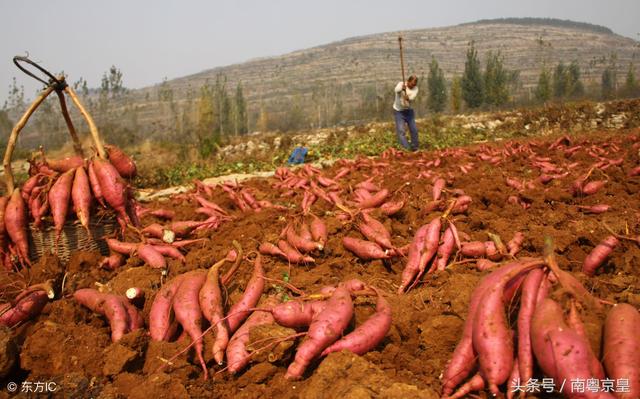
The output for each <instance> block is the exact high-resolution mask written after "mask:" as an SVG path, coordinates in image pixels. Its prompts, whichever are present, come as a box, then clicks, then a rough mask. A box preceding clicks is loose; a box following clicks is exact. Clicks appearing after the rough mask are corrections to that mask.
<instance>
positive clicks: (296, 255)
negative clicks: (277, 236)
mask: <svg viewBox="0 0 640 399" xmlns="http://www.w3.org/2000/svg"><path fill="white" fill-rule="evenodd" d="M278 248H280V250H281V251H282V253H284V256H285V259H286V260H287V261H289V262H291V263H315V259H313V258H312V257H310V256H308V255H302V254H301V253H300V252H298V250H297V249H295V248H294V247H292V246H291V245H290V244H289V243H288V242H286V241H284V240H280V241H278Z"/></svg>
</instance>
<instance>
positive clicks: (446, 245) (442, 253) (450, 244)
mask: <svg viewBox="0 0 640 399" xmlns="http://www.w3.org/2000/svg"><path fill="white" fill-rule="evenodd" d="M455 245H456V241H455V238H454V234H453V229H452V228H451V226H449V227H448V228H447V230H445V232H444V235H443V237H442V244H440V246H439V247H438V258H437V260H436V263H435V266H436V269H437V270H438V271H443V270H444V269H445V268H446V267H447V263H448V262H449V257H450V256H451V254H452V253H453V249H454V248H455Z"/></svg>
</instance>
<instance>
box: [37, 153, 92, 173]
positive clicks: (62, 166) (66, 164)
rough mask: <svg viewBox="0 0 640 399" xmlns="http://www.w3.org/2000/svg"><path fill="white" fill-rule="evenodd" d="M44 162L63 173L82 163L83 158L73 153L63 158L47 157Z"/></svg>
mask: <svg viewBox="0 0 640 399" xmlns="http://www.w3.org/2000/svg"><path fill="white" fill-rule="evenodd" d="M46 164H47V166H48V167H49V168H51V169H53V170H54V171H56V172H60V173H65V172H68V171H70V170H71V169H75V168H77V167H79V166H82V165H84V159H82V157H81V156H79V155H74V156H72V157H68V158H63V159H47V160H46Z"/></svg>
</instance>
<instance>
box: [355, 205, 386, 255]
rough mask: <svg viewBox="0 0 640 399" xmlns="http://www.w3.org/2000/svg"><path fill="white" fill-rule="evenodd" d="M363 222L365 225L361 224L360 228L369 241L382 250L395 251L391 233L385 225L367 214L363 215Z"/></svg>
mask: <svg viewBox="0 0 640 399" xmlns="http://www.w3.org/2000/svg"><path fill="white" fill-rule="evenodd" d="M362 220H363V221H364V223H359V224H358V227H359V228H360V232H361V233H362V235H364V236H365V237H366V238H367V239H368V240H371V241H373V242H375V243H377V244H378V245H380V246H381V247H382V248H386V249H393V248H394V246H393V244H392V243H391V233H390V232H389V231H388V230H387V228H386V227H385V226H384V224H382V223H380V221H378V220H376V219H375V218H373V217H372V216H369V214H367V213H366V212H363V213H362Z"/></svg>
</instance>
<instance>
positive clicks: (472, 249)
mask: <svg viewBox="0 0 640 399" xmlns="http://www.w3.org/2000/svg"><path fill="white" fill-rule="evenodd" d="M460 253H461V254H462V255H464V256H470V257H473V258H478V257H481V256H485V254H486V253H487V250H486V247H485V245H484V242H482V241H465V242H463V243H461V248H460Z"/></svg>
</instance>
